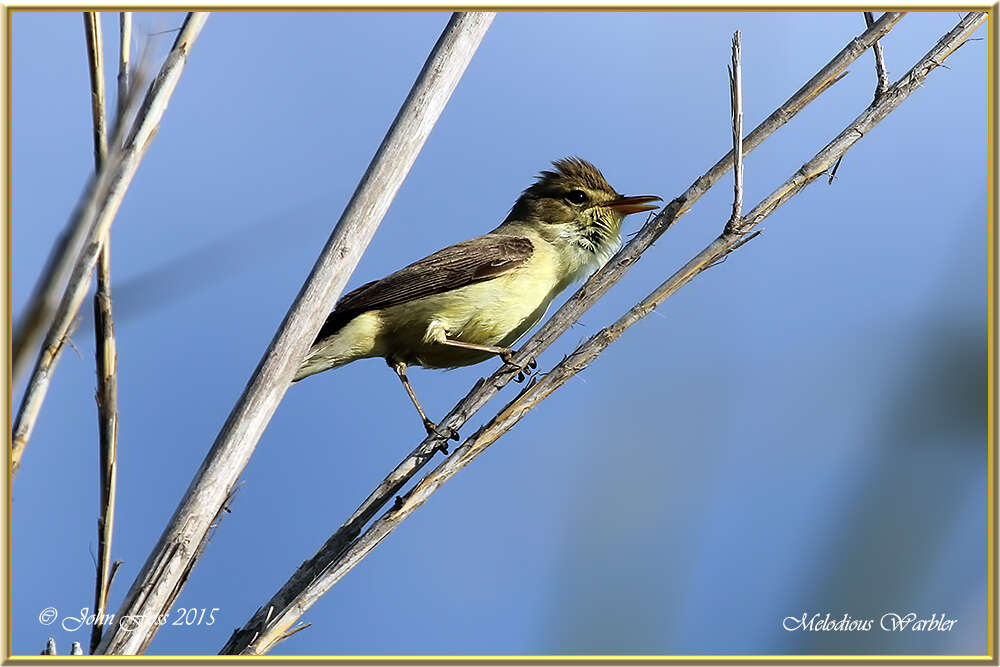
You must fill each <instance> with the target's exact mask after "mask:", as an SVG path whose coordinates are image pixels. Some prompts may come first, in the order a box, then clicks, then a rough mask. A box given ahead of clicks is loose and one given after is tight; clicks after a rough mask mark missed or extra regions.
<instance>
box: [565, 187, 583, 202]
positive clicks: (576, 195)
mask: <svg viewBox="0 0 1000 667" xmlns="http://www.w3.org/2000/svg"><path fill="white" fill-rule="evenodd" d="M566 199H567V201H569V203H570V204H582V203H584V202H585V201H587V193H586V192H584V191H583V190H571V191H570V193H569V194H568V195H566Z"/></svg>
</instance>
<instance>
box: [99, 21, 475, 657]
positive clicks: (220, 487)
mask: <svg viewBox="0 0 1000 667" xmlns="http://www.w3.org/2000/svg"><path fill="white" fill-rule="evenodd" d="M493 18H494V13H492V12H474V13H456V14H454V15H453V16H452V18H451V20H450V21H449V22H448V25H447V27H446V28H445V30H444V32H443V33H442V35H441V37H440V39H439V40H438V42H437V44H435V46H434V49H433V50H432V52H431V54H430V56H429V57H428V59H427V62H426V63H425V64H424V67H423V69H422V70H421V72H420V74H419V76H418V78H417V81H416V82H415V83H414V85H413V88H412V89H411V90H410V93H409V95H408V96H407V98H406V100H405V102H404V103H403V105H402V108H401V109H400V111H399V113H398V115H397V116H396V119H395V120H394V121H393V124H392V127H391V128H390V129H389V132H388V134H387V135H386V137H385V139H384V140H383V142H382V145H381V146H380V147H379V149H378V152H377V153H376V155H375V157H374V158H373V159H372V162H371V164H370V165H369V167H368V170H367V171H366V172H365V175H364V177H363V178H362V180H361V183H360V184H359V185H358V188H357V190H355V193H354V196H353V197H352V199H351V201H350V203H348V205H347V208H346V209H345V210H344V213H343V215H342V216H341V218H340V221H339V222H338V223H337V226H336V228H335V229H334V231H333V234H332V235H331V237H330V239H329V241H328V242H327V244H326V246H325V247H324V249H323V252H322V254H321V255H320V257H319V259H318V260H317V261H316V265H315V266H314V267H313V270H312V272H311V273H310V275H309V277H308V279H307V280H306V283H305V284H304V285H303V287H302V289H301V290H300V292H299V294H298V296H297V297H296V299H295V302H294V303H293V304H292V306H291V308H290V310H289V311H288V314H287V315H286V316H285V319H284V321H283V322H282V324H281V327H280V328H279V330H278V332H277V333H276V334H275V336H274V338H273V339H272V341H271V343H270V345H269V347H268V349H267V351H266V352H265V354H264V357H263V359H262V360H261V362H260V364H259V365H258V366H257V369H256V371H255V372H254V374H253V377H252V378H251V379H250V381H249V383H248V384H247V386H246V388H245V389H244V391H243V394H242V395H241V396H240V398H239V400H238V401H237V403H236V406H235V407H234V408H233V411H232V413H231V414H230V416H229V419H228V420H227V421H226V423H225V425H224V426H223V428H222V431H221V432H220V433H219V435H218V437H217V438H216V440H215V443H214V444H213V446H212V449H211V450H210V451H209V453H208V455H207V456H206V458H205V460H204V462H203V463H202V465H201V467H200V468H199V470H198V472H197V473H196V475H195V478H194V480H193V481H192V482H191V485H190V486H189V487H188V490H187V492H186V493H185V495H184V497H183V498H182V499H181V502H180V504H179V505H178V507H177V509H176V510H175V512H174V515H173V516H172V517H171V519H170V522H169V523H168V524H167V526H166V528H165V529H164V531H163V534H162V535H161V536H160V539H159V541H158V542H157V544H156V546H155V547H154V549H153V551H152V553H151V554H150V556H149V558H148V559H147V560H146V563H145V564H144V565H143V568H142V570H141V571H140V572H139V575H138V576H137V577H136V579H135V581H134V583H133V584H132V586H131V588H130V589H129V591H128V593H127V594H126V596H125V600H124V602H123V603H122V606H121V608H120V610H119V613H118V614H117V615H116V617H117V618H123V617H125V616H128V617H130V618H136V619H140V620H139V621H138V622H137V623H136V624H135V625H134V626H132V625H126V626H124V627H119V626H116V627H115V628H114V630H109V631H108V632H107V633H106V634H105V636H104V639H103V640H102V641H101V644H100V646H99V647H98V652H101V653H113V654H120V653H126V654H132V653H139V652H141V651H142V650H144V649H145V647H146V645H147V644H148V643H149V641H150V640H151V639H152V638H153V635H154V634H155V633H156V631H157V630H158V629H159V626H158V625H157V624H156V618H157V617H158V616H159V615H160V614H162V613H164V612H165V611H166V610H168V609H169V608H170V605H171V604H172V603H173V600H174V599H175V598H176V596H177V595H178V594H179V593H180V590H181V588H182V587H183V584H184V581H185V579H186V578H187V576H188V574H189V573H190V571H191V568H192V567H194V565H195V563H196V562H197V558H198V555H199V551H200V549H201V548H202V547H203V546H204V544H205V540H206V538H207V536H208V534H209V530H210V528H211V526H212V524H213V522H214V521H215V518H216V517H217V516H218V515H219V513H220V511H221V510H222V508H223V507H224V504H225V501H226V498H227V497H228V496H229V494H230V492H231V490H232V489H233V487H234V485H235V484H236V482H237V480H238V478H239V475H240V474H241V473H242V471H243V468H244V467H245V466H246V464H247V462H248V461H249V460H250V456H251V454H252V453H253V450H254V448H255V447H256V445H257V441H258V440H259V439H260V436H261V434H262V433H263V431H264V429H265V428H266V426H267V424H268V422H269V421H270V418H271V415H273V414H274V411H275V409H276V408H277V406H278V403H279V402H280V401H281V399H282V397H283V396H284V394H285V391H287V389H288V386H289V384H290V383H291V379H292V375H293V374H294V372H295V370H296V369H297V368H298V365H299V363H300V362H301V360H302V358H303V357H304V356H305V353H306V351H307V350H308V348H309V346H310V344H311V343H312V342H313V339H314V338H315V336H316V334H317V333H318V332H319V329H320V327H321V326H322V323H323V321H324V319H325V317H326V315H327V314H328V312H329V310H330V308H331V306H332V305H333V303H334V302H336V300H337V298H338V297H339V296H340V293H341V292H342V291H343V288H344V285H345V284H346V283H347V280H348V278H349V277H350V275H351V273H352V272H353V270H354V268H355V266H356V265H357V263H358V260H359V259H360V257H361V254H362V253H363V252H364V250H365V248H366V247H367V245H368V243H369V241H370V240H371V238H372V235H373V234H374V233H375V229H376V228H377V227H378V225H379V223H380V222H381V220H382V217H383V216H384V215H385V212H386V211H387V209H388V208H389V204H390V202H391V201H392V199H393V197H394V196H395V194H396V192H397V190H398V189H399V187H400V185H401V184H402V182H403V179H404V178H405V176H406V174H407V172H408V171H409V169H410V167H411V166H412V164H413V162H414V160H415V159H416V157H417V154H418V153H419V152H420V149H421V148H422V146H423V144H424V142H425V141H426V139H427V136H428V135H429V134H430V131H431V128H432V127H433V126H434V124H435V122H436V121H437V119H438V117H439V116H440V114H441V112H442V110H443V109H444V106H445V104H446V103H447V101H448V99H449V98H450V97H451V94H452V92H453V91H454V89H455V87H456V86H457V84H458V81H459V79H460V78H461V76H462V74H463V73H464V71H465V69H466V67H467V65H468V63H469V61H470V60H471V58H472V55H473V54H474V53H475V51H476V49H477V48H478V46H479V44H480V42H481V41H482V38H483V37H484V36H485V34H486V30H487V29H488V28H489V25H490V23H491V22H492V21H493Z"/></svg>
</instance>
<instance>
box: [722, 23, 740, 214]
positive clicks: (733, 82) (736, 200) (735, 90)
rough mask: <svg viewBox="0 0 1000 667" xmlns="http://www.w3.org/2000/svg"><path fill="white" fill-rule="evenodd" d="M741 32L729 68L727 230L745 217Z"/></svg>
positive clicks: (737, 36)
mask: <svg viewBox="0 0 1000 667" xmlns="http://www.w3.org/2000/svg"><path fill="white" fill-rule="evenodd" d="M741 56H742V54H741V53H740V31H739V30H737V31H736V32H735V34H733V62H732V65H730V67H729V99H730V106H731V109H732V117H733V213H732V215H730V217H729V222H728V223H727V224H726V229H730V228H731V227H732V226H733V225H735V224H737V223H738V222H739V219H740V216H742V215H743V68H742V66H741V62H740V59H741Z"/></svg>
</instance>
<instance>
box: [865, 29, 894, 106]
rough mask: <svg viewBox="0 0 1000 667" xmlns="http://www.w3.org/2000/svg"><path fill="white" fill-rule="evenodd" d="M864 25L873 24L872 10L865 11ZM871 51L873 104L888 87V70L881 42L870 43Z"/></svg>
mask: <svg viewBox="0 0 1000 667" xmlns="http://www.w3.org/2000/svg"><path fill="white" fill-rule="evenodd" d="M865 25H867V26H868V27H869V28H870V27H872V26H873V25H875V15H874V14H873V13H872V12H865ZM872 52H873V53H874V54H875V98H874V100H872V104H875V103H877V102H878V101H879V99H880V98H881V97H882V96H883V95H884V94H885V91H886V90H887V89H888V88H889V72H888V71H887V70H886V68H885V55H884V54H883V53H882V42H875V43H874V44H873V45H872Z"/></svg>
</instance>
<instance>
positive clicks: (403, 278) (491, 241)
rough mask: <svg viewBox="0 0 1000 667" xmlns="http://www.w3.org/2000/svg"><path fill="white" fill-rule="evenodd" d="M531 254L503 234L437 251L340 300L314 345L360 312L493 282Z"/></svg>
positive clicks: (522, 241)
mask: <svg viewBox="0 0 1000 667" xmlns="http://www.w3.org/2000/svg"><path fill="white" fill-rule="evenodd" d="M532 252H534V246H533V245H532V243H531V241H530V240H529V239H527V238H524V237H521V236H507V235H502V234H486V235H485V236H480V237H478V238H475V239H470V240H468V241H462V242H461V243H456V244H455V245H452V246H448V247H447V248H444V249H442V250H438V251H437V252H436V253H434V254H432V255H428V256H427V257H424V258H423V259H420V260H417V261H416V262H414V263H413V264H410V265H409V266H406V267H403V268H402V269H400V270H399V271H396V272H395V273H392V274H390V275H388V276H386V277H385V278H382V279H381V280H374V281H372V282H370V283H366V284H364V285H362V286H361V287H359V288H357V289H355V290H353V291H351V292H348V293H347V294H345V295H344V296H343V298H341V299H340V301H338V302H337V307H336V308H335V309H334V310H333V312H332V313H330V315H329V316H328V317H327V318H326V323H324V324H323V328H322V329H320V332H319V335H317V336H316V343H318V342H319V341H321V340H322V339H324V338H326V337H327V336H330V335H332V334H334V333H336V332H337V331H339V330H340V329H341V328H342V327H343V326H344V325H345V324H346V323H347V322H349V321H350V320H351V319H352V318H353V317H355V316H357V315H360V314H361V313H363V312H366V311H369V310H377V309H381V308H388V307H390V306H395V305H398V304H401V303H406V302H409V301H413V300H414V299H419V298H421V297H425V296H431V295H432V294H440V293H442V292H448V291H451V290H454V289H458V288H460V287H465V286H466V285H471V284H473V283H478V282H482V281H483V280H488V279H490V278H495V277H496V276H500V275H503V274H504V273H507V272H508V271H510V270H512V269H515V268H517V267H518V266H521V265H522V264H524V263H525V262H527V261H528V259H529V258H530V257H531V254H532ZM314 344H315V343H314Z"/></svg>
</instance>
